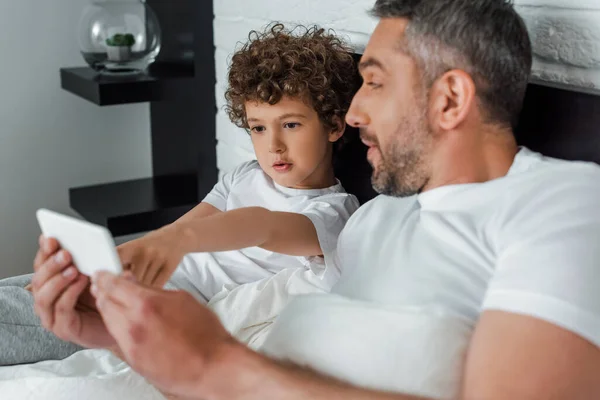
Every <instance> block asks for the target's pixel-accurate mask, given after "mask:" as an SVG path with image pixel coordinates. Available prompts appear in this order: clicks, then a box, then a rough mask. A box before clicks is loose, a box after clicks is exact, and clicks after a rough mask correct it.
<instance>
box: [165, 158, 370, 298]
mask: <svg viewBox="0 0 600 400" xmlns="http://www.w3.org/2000/svg"><path fill="white" fill-rule="evenodd" d="M203 202H205V203H208V204H211V205H212V206H213V207H215V208H217V209H219V210H221V211H229V210H234V209H238V208H244V207H263V208H266V209H268V210H271V211H280V212H290V213H298V214H302V215H305V216H306V217H308V218H309V219H310V220H311V221H312V223H313V225H314V227H315V230H316V231H317V235H318V238H319V243H320V245H321V249H322V251H323V257H296V256H289V255H284V254H280V253H275V252H272V251H268V250H265V249H262V248H259V247H250V248H246V249H241V250H235V251H225V252H213V253H191V254H188V255H186V256H185V257H184V259H183V261H182V262H181V264H180V265H179V267H178V268H177V270H176V271H175V273H174V274H173V276H172V277H171V280H170V281H169V284H168V287H173V286H174V287H176V288H178V289H184V290H187V291H189V292H191V293H192V294H194V295H195V296H196V297H197V298H198V299H199V300H200V301H203V302H207V301H209V300H210V299H211V298H212V297H213V296H214V295H216V294H217V293H219V292H221V291H222V290H223V289H224V288H228V289H229V290H230V289H232V288H233V287H236V286H238V285H241V284H246V283H250V282H256V281H259V280H261V279H265V278H269V277H272V276H273V275H275V274H277V273H278V272H280V271H282V270H285V269H289V268H294V269H304V270H310V272H311V274H312V275H314V276H315V278H316V279H315V282H316V283H317V284H318V285H319V286H321V287H322V288H324V289H329V288H330V287H331V286H332V285H333V284H334V283H335V282H336V281H337V278H338V277H339V271H338V270H337V266H336V263H334V262H332V261H333V260H332V257H333V256H334V255H335V249H336V247H337V238H338V235H339V233H340V232H341V230H342V229H343V227H344V225H345V224H346V222H347V221H348V219H349V218H350V216H351V215H352V214H353V213H354V211H356V210H357V209H358V207H359V203H358V200H357V199H356V197H355V196H353V195H351V194H348V193H346V192H345V191H344V188H343V187H342V185H341V184H340V183H339V181H338V183H337V184H336V185H334V186H331V187H328V188H325V189H306V190H305V189H291V188H287V187H283V186H281V185H279V184H277V183H276V182H274V181H273V180H272V179H271V178H270V177H269V176H268V175H267V174H265V173H264V171H263V170H262V169H261V168H260V166H259V165H258V162H256V161H250V162H246V163H243V164H241V165H239V166H238V167H237V168H235V169H234V170H233V171H232V172H230V173H227V174H225V175H224V176H223V178H222V179H221V180H220V181H219V182H218V183H217V184H216V185H215V187H214V188H213V190H212V191H211V192H210V193H209V194H208V195H207V196H206V197H205V198H204V200H203Z"/></svg>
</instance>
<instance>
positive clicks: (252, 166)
mask: <svg viewBox="0 0 600 400" xmlns="http://www.w3.org/2000/svg"><path fill="white" fill-rule="evenodd" d="M256 174H261V175H262V174H264V172H263V170H262V169H261V168H260V165H258V161H256V160H251V161H246V162H243V163H241V164H239V165H238V166H236V167H235V168H233V169H232V170H231V171H229V172H227V173H225V175H223V177H222V179H223V180H227V181H229V182H230V183H235V182H239V181H241V180H244V179H245V178H248V177H251V176H253V175H256Z"/></svg>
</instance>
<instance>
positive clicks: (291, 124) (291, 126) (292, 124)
mask: <svg viewBox="0 0 600 400" xmlns="http://www.w3.org/2000/svg"><path fill="white" fill-rule="evenodd" d="M299 126H300V124H299V123H298V122H287V123H286V124H285V125H283V127H284V128H287V129H294V128H297V127H299Z"/></svg>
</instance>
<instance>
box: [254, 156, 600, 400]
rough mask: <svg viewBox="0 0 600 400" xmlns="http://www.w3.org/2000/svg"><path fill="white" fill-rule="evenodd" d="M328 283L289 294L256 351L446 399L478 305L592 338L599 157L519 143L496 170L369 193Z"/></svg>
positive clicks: (599, 229)
mask: <svg viewBox="0 0 600 400" xmlns="http://www.w3.org/2000/svg"><path fill="white" fill-rule="evenodd" d="M338 251H339V261H340V263H341V268H342V276H341V278H340V280H339V282H338V283H337V284H336V285H335V286H334V288H333V289H332V293H333V294H332V295H307V296H301V297H299V298H296V299H295V300H293V301H292V302H291V304H290V305H289V306H288V307H287V308H286V309H285V310H284V311H283V312H282V314H281V315H280V317H279V319H278V321H277V322H276V323H275V324H274V326H273V329H272V331H271V334H270V335H269V337H268V338H267V341H266V344H265V346H264V347H263V350H264V351H265V352H266V353H268V354H271V355H272V356H275V357H280V358H286V359H291V360H293V361H296V362H299V363H300V364H303V365H309V366H312V367H313V368H316V369H317V370H319V371H322V372H324V373H327V374H330V375H333V376H336V377H338V378H340V379H346V380H349V381H351V382H353V383H355V384H358V385H362V386H366V387H372V388H378V389H383V390H392V391H398V392H403V393H409V394H418V395H423V396H429V397H432V398H452V397H453V396H454V395H456V394H457V391H458V389H459V385H460V379H461V377H462V371H463V367H464V365H463V363H464V356H465V354H466V351H467V347H468V344H469V341H470V337H471V334H472V331H473V328H474V326H475V325H476V323H477V321H478V318H479V316H480V314H481V313H482V312H483V311H484V310H492V309H493V310H503V311H508V312H514V313H519V314H525V315H529V316H533V317H536V318H540V319H543V320H545V321H549V322H551V323H553V324H556V325H558V326H560V327H563V328H564V329H567V330H569V331H572V332H574V333H576V334H578V335H580V336H582V337H583V338H585V339H587V340H589V341H590V342H592V343H594V344H596V345H598V346H600V167H598V166H597V165H595V164H590V163H581V162H566V161H560V160H555V159H550V158H546V157H543V156H541V155H540V154H537V153H533V152H531V151H529V150H527V149H524V148H523V149H521V150H520V152H519V153H518V155H517V156H516V158H515V161H514V163H513V166H512V167H511V169H510V171H509V173H508V175H507V176H505V177H503V178H500V179H496V180H493V181H489V182H486V183H481V184H464V185H454V186H445V187H440V188H437V189H434V190H431V191H427V192H425V193H422V194H420V195H418V196H413V197H409V198H392V197H387V196H380V197H378V198H376V199H375V200H373V201H371V202H370V203H368V204H367V205H365V206H363V208H361V209H360V210H359V211H358V212H357V213H356V214H354V216H353V217H352V218H351V219H350V221H349V222H348V224H347V225H346V228H345V229H344V231H343V232H342V234H341V235H340V238H339V244H338Z"/></svg>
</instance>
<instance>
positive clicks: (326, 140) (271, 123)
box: [246, 97, 345, 189]
mask: <svg viewBox="0 0 600 400" xmlns="http://www.w3.org/2000/svg"><path fill="white" fill-rule="evenodd" d="M246 115H247V117H248V126H249V128H250V137H251V139H252V145H253V146H254V152H255V153H256V158H257V159H258V163H259V164H260V166H261V168H262V169H263V171H265V173H266V174H267V175H269V176H270V177H271V178H272V179H273V180H274V181H275V182H276V183H278V184H280V185H282V186H285V187H290V188H297V189H315V188H325V187H329V186H332V185H334V184H335V177H334V175H333V166H332V161H331V157H332V143H333V142H335V141H337V140H338V139H339V138H340V137H341V136H342V135H343V131H344V128H345V125H344V124H343V123H340V126H339V128H337V129H335V130H331V129H327V128H325V127H324V126H323V123H322V122H321V120H320V119H319V115H318V114H317V112H316V111H315V110H314V109H313V108H312V107H310V106H308V105H306V104H305V103H304V102H302V101H300V100H297V99H292V98H289V97H284V98H282V99H281V101H280V102H279V103H277V104H275V105H270V104H268V103H261V102H255V101H251V102H247V103H246Z"/></svg>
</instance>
